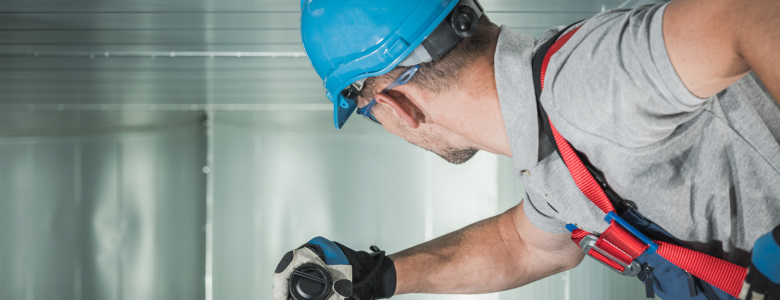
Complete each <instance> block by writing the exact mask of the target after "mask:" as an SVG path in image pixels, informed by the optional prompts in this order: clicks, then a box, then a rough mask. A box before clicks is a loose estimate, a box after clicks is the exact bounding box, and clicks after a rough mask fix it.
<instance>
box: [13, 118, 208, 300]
mask: <svg viewBox="0 0 780 300" xmlns="http://www.w3.org/2000/svg"><path fill="white" fill-rule="evenodd" d="M26 117H27V118H28V119H31V120H33V121H36V122H39V123H45V122H46V116H45V115H41V114H26ZM71 117H73V118H76V117H75V116H71ZM194 117H195V118H190V120H189V121H188V122H186V123H173V124H170V123H167V122H166V123H164V124H156V126H155V127H154V128H153V129H148V128H144V129H138V128H128V127H124V128H121V129H117V128H105V127H103V128H102V129H104V130H106V131H104V132H100V133H98V132H94V131H93V132H90V133H86V132H83V133H80V134H74V133H63V134H55V135H46V134H41V133H40V131H35V132H30V131H27V129H17V131H16V133H17V134H19V135H18V136H3V137H2V138H0V153H1V154H2V155H0V170H2V173H0V191H2V193H0V299H24V300H31V299H74V300H77V299H116V300H120V299H202V298H203V293H204V289H203V275H202V274H203V269H204V263H205V261H204V259H203V258H204V255H205V254H204V247H203V246H204V245H205V240H204V237H205V234H204V231H203V229H202V228H203V225H204V222H205V210H204V207H205V201H204V193H205V191H204V186H205V185H204V183H205V176H204V174H203V172H202V170H201V168H202V167H203V165H204V164H205V160H206V152H205V147H204V146H205V141H206V139H205V135H204V134H203V129H202V128H203V127H202V125H201V122H200V119H201V118H200V117H199V116H194ZM6 124H7V122H6ZM38 125H42V124H38ZM96 125H97V124H93V126H92V127H91V128H92V130H94V129H99V128H100V127H101V126H96Z"/></svg>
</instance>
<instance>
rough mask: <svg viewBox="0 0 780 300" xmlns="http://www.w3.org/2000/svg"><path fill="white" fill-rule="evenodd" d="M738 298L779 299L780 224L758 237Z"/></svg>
mask: <svg viewBox="0 0 780 300" xmlns="http://www.w3.org/2000/svg"><path fill="white" fill-rule="evenodd" d="M739 298H740V299H743V300H775V299H780V226H777V227H775V229H774V230H772V231H771V232H769V233H767V234H765V235H763V236H762V237H760V238H758V240H757V241H756V244H755V245H754V246H753V255H752V258H751V262H750V267H748V274H747V276H745V282H744V283H743V284H742V291H741V292H740V293H739Z"/></svg>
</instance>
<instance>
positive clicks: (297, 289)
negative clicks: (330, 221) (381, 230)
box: [273, 237, 396, 300]
mask: <svg viewBox="0 0 780 300" xmlns="http://www.w3.org/2000/svg"><path fill="white" fill-rule="evenodd" d="M371 251H372V253H367V252H365V251H354V250H352V249H350V248H348V247H346V246H344V245H341V244H339V243H336V242H331V241H330V240H327V239H325V238H322V237H316V238H314V239H312V240H311V241H309V242H308V243H306V244H304V245H303V246H301V247H299V248H298V249H295V250H292V251H289V252H287V253H286V254H285V255H284V257H282V260H281V261H280V262H279V265H278V266H277V267H276V270H275V271H274V288H273V296H274V300H288V299H293V300H325V299H327V300H374V299H387V298H390V297H391V296H392V295H393V294H394V293H395V283H396V277H395V265H394V264H393V261H392V260H391V259H390V258H388V257H386V256H385V252H384V251H381V250H379V248H377V247H376V246H371ZM323 273H328V274H327V275H323ZM326 277H329V279H327V280H323V279H325V278H326ZM291 289H293V290H292V291H291Z"/></svg>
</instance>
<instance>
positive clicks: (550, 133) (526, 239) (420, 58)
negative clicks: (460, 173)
mask: <svg viewBox="0 0 780 300" xmlns="http://www.w3.org/2000/svg"><path fill="white" fill-rule="evenodd" d="M301 9H302V16H301V37H302V40H303V44H304V47H305V49H306V53H307V55H308V57H309V59H310V60H311V63H312V65H313V66H314V69H315V70H316V71H317V73H318V74H319V76H320V77H321V78H322V79H323V82H324V85H325V87H326V89H327V91H328V94H327V97H328V98H329V99H330V100H331V102H333V104H334V122H335V125H336V128H339V129H340V128H341V127H342V126H345V122H346V121H347V118H349V116H350V115H351V114H353V112H354V111H357V113H358V114H360V115H362V116H364V117H365V118H367V119H369V120H370V121H372V122H375V123H378V124H381V126H383V127H384V128H385V129H386V130H387V131H389V132H391V133H392V134H394V135H397V136H399V137H401V138H404V139H405V140H407V141H409V142H411V143H413V144H415V145H417V146H420V147H422V148H424V149H427V150H429V151H432V152H434V153H436V154H438V155H439V156H441V157H442V158H444V159H445V160H447V161H449V162H452V163H455V164H459V163H463V162H466V161H467V160H469V158H471V157H472V156H473V155H474V154H475V153H476V152H477V151H479V150H483V151H488V152H491V153H495V154H502V155H506V156H509V157H512V158H513V160H514V168H515V175H516V176H518V177H519V178H520V179H522V180H523V183H524V185H525V191H526V197H525V198H524V199H523V200H522V201H521V202H520V204H518V205H517V206H516V207H514V208H512V209H510V210H508V211H506V212H504V213H502V214H500V215H498V216H495V217H492V218H489V219H486V220H483V221H480V222H477V223H475V224H472V225H470V226H467V227H465V228H463V229H461V230H458V231H456V232H452V233H449V234H447V235H444V236H441V237H439V238H436V239H434V240H431V241H428V242H426V243H423V244H421V245H418V246H415V247H412V248H409V249H406V250H404V251H401V252H398V253H395V254H392V255H388V256H385V255H384V252H382V251H381V250H379V249H378V248H376V247H372V253H368V252H363V251H360V252H356V251H354V250H352V249H350V248H348V247H346V246H343V245H341V244H337V243H333V242H331V241H329V240H327V239H324V238H321V237H318V238H315V239H313V240H311V241H310V242H309V243H306V244H305V245H304V246H302V247H301V248H298V249H295V250H293V251H290V252H288V253H287V254H286V255H285V257H284V258H283V259H282V261H281V262H280V263H279V266H278V267H277V268H276V270H275V277H274V297H275V299H277V300H283V299H288V298H293V299H298V300H299V299H318V300H319V299H345V298H347V299H361V300H366V299H384V298H389V297H391V296H393V295H401V294H407V293H437V294H442V293H447V294H473V293H489V292H496V291H502V290H507V289H511V288H515V287H519V286H522V285H524V284H527V283H530V282H533V281H535V280H538V279H541V278H544V277H546V276H549V275H552V274H555V273H558V272H562V271H565V270H568V269H571V268H574V267H575V266H577V265H578V264H579V263H580V261H581V260H582V259H583V257H584V256H585V255H586V254H587V255H589V256H593V257H594V258H596V259H598V260H599V261H601V262H602V263H604V264H605V265H607V266H609V267H610V268H613V269H615V270H616V271H618V272H620V273H621V274H624V275H628V276H637V277H638V278H639V279H640V280H642V281H644V282H645V285H646V287H647V292H648V296H653V295H654V294H655V295H658V296H660V297H662V298H664V299H710V300H711V299H734V298H743V299H745V298H747V299H751V298H752V299H759V298H761V297H769V298H770V299H780V292H778V288H777V284H780V246H778V243H777V242H778V241H780V229H775V230H774V232H775V234H774V236H773V235H772V233H771V231H772V230H773V228H777V226H778V224H780V142H779V141H780V107H779V106H778V104H777V102H776V101H775V99H780V51H778V49H780V30H779V29H780V18H778V17H777V16H780V1H777V0H750V1H737V0H675V1H673V2H671V3H661V4H655V5H647V6H642V7H639V8H635V9H630V10H629V9H620V10H611V11H605V12H602V13H600V14H598V15H596V16H594V17H592V18H590V19H587V20H584V21H580V22H577V23H575V24H572V25H570V26H568V27H567V26H561V27H555V28H552V29H549V30H548V31H546V32H545V33H544V34H543V35H542V37H541V39H539V40H536V39H534V38H533V37H531V36H528V35H525V34H522V33H519V32H516V31H514V30H512V29H511V28H509V27H508V26H501V27H499V26H497V25H495V24H493V23H492V22H491V21H490V20H489V19H488V16H487V15H486V14H485V13H484V9H483V8H482V7H481V6H480V4H479V3H478V2H477V1H476V0H461V1H458V0H438V1H434V0H393V1H387V0H374V1H353V0H303V1H302V4H301ZM475 200H478V199H475ZM640 212H641V214H640ZM605 220H606V222H605ZM572 241H574V243H573V242H572ZM754 247H755V248H754ZM613 248H614V249H613ZM751 252H752V253H751ZM764 299H766V298H764Z"/></svg>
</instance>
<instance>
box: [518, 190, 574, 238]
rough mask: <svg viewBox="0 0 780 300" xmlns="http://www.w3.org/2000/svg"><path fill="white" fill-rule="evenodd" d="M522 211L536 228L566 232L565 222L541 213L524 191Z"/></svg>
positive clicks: (553, 231) (552, 231) (550, 231)
mask: <svg viewBox="0 0 780 300" xmlns="http://www.w3.org/2000/svg"><path fill="white" fill-rule="evenodd" d="M523 211H524V212H525V216H526V217H527V218H528V221H531V224H533V225H534V226H536V228H539V229H541V230H542V231H545V232H549V233H566V232H568V231H567V230H566V223H564V222H563V221H561V220H558V219H556V218H553V217H551V216H548V215H545V214H543V213H542V212H541V211H539V209H537V208H536V206H535V205H534V203H533V201H531V200H530V197H529V195H528V193H527V192H526V195H525V199H523Z"/></svg>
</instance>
